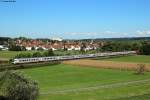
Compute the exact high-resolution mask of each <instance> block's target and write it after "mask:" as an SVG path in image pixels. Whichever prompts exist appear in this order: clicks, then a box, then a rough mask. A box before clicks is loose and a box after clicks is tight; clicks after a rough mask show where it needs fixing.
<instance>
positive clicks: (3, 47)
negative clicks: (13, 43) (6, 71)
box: [0, 45, 8, 50]
mask: <svg viewBox="0 0 150 100" xmlns="http://www.w3.org/2000/svg"><path fill="white" fill-rule="evenodd" d="M0 50H8V47H6V46H4V45H0Z"/></svg>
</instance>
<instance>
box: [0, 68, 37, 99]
mask: <svg viewBox="0 0 150 100" xmlns="http://www.w3.org/2000/svg"><path fill="white" fill-rule="evenodd" d="M0 80H1V81H0V90H1V92H2V94H3V96H4V97H7V98H8V99H9V100H37V98H38V95H39V88H38V84H37V82H35V81H33V80H30V79H27V78H25V77H24V76H23V75H22V74H20V73H18V72H14V71H5V72H2V73H1V74H0Z"/></svg>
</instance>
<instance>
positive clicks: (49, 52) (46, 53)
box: [15, 49, 55, 58]
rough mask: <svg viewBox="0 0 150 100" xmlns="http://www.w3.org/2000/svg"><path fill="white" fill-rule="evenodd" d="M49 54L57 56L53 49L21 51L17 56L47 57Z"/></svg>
mask: <svg viewBox="0 0 150 100" xmlns="http://www.w3.org/2000/svg"><path fill="white" fill-rule="evenodd" d="M47 56H55V54H54V52H53V50H52V49H50V50H48V51H44V52H38V51H37V52H34V53H19V54H18V55H16V56H15V58H30V57H47Z"/></svg>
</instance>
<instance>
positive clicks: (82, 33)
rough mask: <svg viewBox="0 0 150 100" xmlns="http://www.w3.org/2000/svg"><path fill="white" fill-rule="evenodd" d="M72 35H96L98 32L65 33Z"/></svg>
mask: <svg viewBox="0 0 150 100" xmlns="http://www.w3.org/2000/svg"><path fill="white" fill-rule="evenodd" d="M65 34H70V35H96V34H97V33H94V32H93V33H92V32H72V33H65Z"/></svg>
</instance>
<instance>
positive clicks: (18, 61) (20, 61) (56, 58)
mask: <svg viewBox="0 0 150 100" xmlns="http://www.w3.org/2000/svg"><path fill="white" fill-rule="evenodd" d="M129 54H136V51H124V52H107V53H96V54H85V55H72V56H52V57H35V58H18V59H14V60H13V62H12V63H13V64H23V63H34V62H48V61H59V60H72V59H83V58H94V57H107V56H118V55H129Z"/></svg>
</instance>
